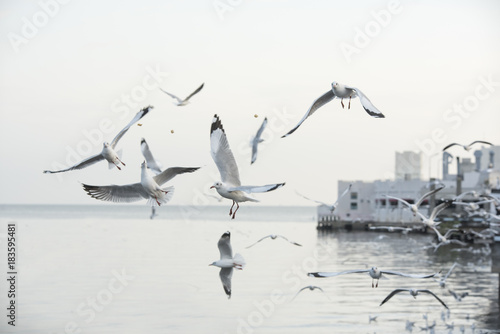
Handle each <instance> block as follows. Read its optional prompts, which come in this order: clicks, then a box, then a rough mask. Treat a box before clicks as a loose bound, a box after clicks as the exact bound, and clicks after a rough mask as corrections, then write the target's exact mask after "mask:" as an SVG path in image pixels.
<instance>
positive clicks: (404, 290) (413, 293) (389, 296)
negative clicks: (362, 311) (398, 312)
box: [380, 289, 448, 308]
mask: <svg viewBox="0 0 500 334" xmlns="http://www.w3.org/2000/svg"><path fill="white" fill-rule="evenodd" d="M400 292H409V293H410V295H412V296H413V298H415V299H417V295H418V294H419V293H427V294H429V295H431V296H433V297H434V298H436V299H437V300H438V301H439V302H440V303H441V304H442V305H443V306H444V307H446V308H448V306H446V304H445V303H444V302H443V301H442V300H441V299H439V297H438V296H436V295H435V294H434V292H432V291H431V290H427V289H395V290H393V291H392V292H391V293H389V294H388V295H387V297H385V299H384V300H383V301H382V303H380V306H382V305H383V304H384V303H386V302H387V301H389V299H391V298H392V297H393V296H394V295H396V294H398V293H400Z"/></svg>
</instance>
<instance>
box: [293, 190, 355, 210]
mask: <svg viewBox="0 0 500 334" xmlns="http://www.w3.org/2000/svg"><path fill="white" fill-rule="evenodd" d="M351 187H352V183H350V184H349V186H347V188H346V189H345V190H344V192H343V193H342V194H341V195H340V197H339V198H338V199H337V201H336V202H335V203H333V204H328V203H324V202H321V201H317V200H314V199H310V198H308V197H306V196H304V195H302V194H300V193H298V192H297V191H295V192H296V193H297V195H299V196H302V197H304V198H305V199H307V200H308V201H313V202H316V203H318V204H321V205H324V206H326V207H328V209H330V212H331V213H333V211H335V209H336V208H337V206H338V205H339V201H340V200H341V199H342V197H344V196H345V195H346V194H347V193H348V192H349V191H350V190H351Z"/></svg>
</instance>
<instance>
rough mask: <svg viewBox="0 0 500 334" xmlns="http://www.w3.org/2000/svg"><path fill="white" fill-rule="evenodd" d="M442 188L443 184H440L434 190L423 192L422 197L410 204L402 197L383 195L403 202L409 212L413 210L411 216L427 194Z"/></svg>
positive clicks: (414, 214)
mask: <svg viewBox="0 0 500 334" xmlns="http://www.w3.org/2000/svg"><path fill="white" fill-rule="evenodd" d="M443 188H444V186H441V187H438V188H436V189H434V190H431V191H429V192H427V193H425V194H424V195H423V196H422V197H420V198H419V200H418V201H417V202H415V204H410V203H408V202H407V201H405V200H404V199H402V198H399V197H394V196H388V195H385V197H387V198H392V199H395V200H397V201H399V202H401V203H403V204H404V205H405V206H407V207H408V208H410V210H411V212H413V216H416V215H417V212H418V207H419V206H420V205H421V204H422V202H423V201H424V199H426V198H427V197H429V196H431V195H433V194H435V193H437V192H438V191H440V190H441V189H443Z"/></svg>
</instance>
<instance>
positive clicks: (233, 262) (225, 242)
mask: <svg viewBox="0 0 500 334" xmlns="http://www.w3.org/2000/svg"><path fill="white" fill-rule="evenodd" d="M217 246H218V247H219V253H220V260H217V261H214V262H212V263H211V264H209V266H216V267H219V268H221V269H220V272H219V277H220V280H221V282H222V287H223V288H224V292H226V295H227V298H228V299H229V298H231V278H232V276H233V268H236V269H239V270H242V269H243V267H244V266H245V264H246V263H245V259H243V256H241V255H240V254H235V255H234V256H233V248H232V247H231V233H230V232H229V231H228V232H226V233H224V234H223V235H222V236H221V237H220V239H219V242H218V243H217Z"/></svg>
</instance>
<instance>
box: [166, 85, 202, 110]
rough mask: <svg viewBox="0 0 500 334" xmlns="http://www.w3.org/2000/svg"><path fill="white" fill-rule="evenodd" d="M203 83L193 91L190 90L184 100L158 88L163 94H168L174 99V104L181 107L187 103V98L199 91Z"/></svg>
mask: <svg viewBox="0 0 500 334" xmlns="http://www.w3.org/2000/svg"><path fill="white" fill-rule="evenodd" d="M204 85H205V83H202V84H201V86H200V87H198V88H196V90H195V91H194V92H192V93H191V94H189V95H188V97H186V98H185V99H184V100H183V99H181V98H178V97H177V96H175V95H174V94H171V93H169V92H167V91H165V90H163V89H161V88H160V90H161V91H162V92H164V93H165V94H167V95H168V96H170V97H171V98H172V99H174V100H176V102H174V104H175V105H176V106H178V107H182V106H185V105H187V104H188V103H189V99H190V98H192V97H193V96H194V95H195V94H197V93H199V92H200V90H201V89H202V88H203V86H204Z"/></svg>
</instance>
